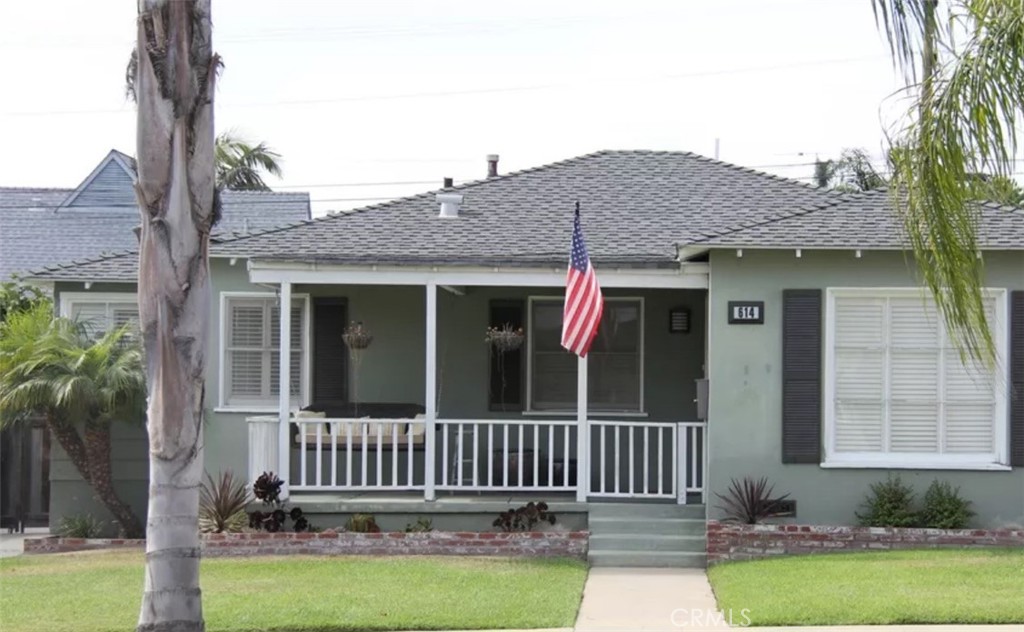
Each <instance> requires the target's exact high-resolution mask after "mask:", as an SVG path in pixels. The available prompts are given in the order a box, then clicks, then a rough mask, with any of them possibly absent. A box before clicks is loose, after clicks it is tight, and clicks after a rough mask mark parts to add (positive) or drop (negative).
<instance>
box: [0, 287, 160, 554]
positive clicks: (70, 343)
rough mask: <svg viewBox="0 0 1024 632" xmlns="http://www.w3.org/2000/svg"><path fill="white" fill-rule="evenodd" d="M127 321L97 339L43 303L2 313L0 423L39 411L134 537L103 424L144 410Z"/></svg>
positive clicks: (135, 524)
mask: <svg viewBox="0 0 1024 632" xmlns="http://www.w3.org/2000/svg"><path fill="white" fill-rule="evenodd" d="M129 327H130V326H129V325H126V326H124V327H121V328H119V329H116V330H114V331H111V332H109V333H107V334H105V335H103V336H101V337H100V338H99V339H98V340H93V339H90V337H89V335H88V333H87V332H86V331H85V330H84V329H83V328H82V327H81V326H79V325H78V324H76V323H74V322H72V321H70V320H68V319H65V318H54V317H53V315H52V312H51V307H50V305H49V303H46V302H42V303H40V304H38V305H36V306H34V307H32V308H29V309H26V310H20V311H16V312H12V313H11V314H8V316H7V319H6V321H5V322H3V323H2V324H0V427H2V428H6V427H8V426H10V425H13V424H19V423H25V422H26V421H28V420H30V419H32V418H33V417H36V416H41V417H42V418H43V419H44V420H45V422H46V426H47V428H48V429H49V431H50V433H51V434H52V436H53V437H55V438H56V439H57V441H58V443H60V445H61V447H62V448H63V449H64V451H65V452H66V453H67V455H68V458H69V459H70V460H71V462H72V463H73V464H74V466H75V468H76V469H77V470H78V473H79V474H81V476H82V478H83V479H84V480H85V481H86V482H87V483H89V485H90V486H92V488H93V490H94V491H95V492H96V496H97V498H98V499H99V500H100V502H102V503H103V505H104V506H105V507H106V508H107V509H108V510H109V511H110V513H111V514H112V515H113V516H114V519H115V520H116V521H117V523H118V525H119V526H120V528H121V531H122V533H123V534H124V536H125V537H141V535H142V526H141V523H140V522H139V519H138V517H136V516H135V514H134V513H133V512H132V510H131V507H129V506H128V505H127V504H126V503H125V502H124V501H123V500H121V498H120V497H119V496H118V495H117V492H116V491H115V490H114V486H113V481H112V478H111V470H110V426H111V424H112V423H113V422H114V421H118V420H125V421H128V420H133V419H138V418H139V417H140V416H141V413H142V411H143V410H144V399H145V394H146V385H145V374H144V373H143V370H142V360H141V353H140V351H139V349H138V348H137V346H136V345H134V344H130V342H129V339H127V338H126V335H127V334H128V332H129Z"/></svg>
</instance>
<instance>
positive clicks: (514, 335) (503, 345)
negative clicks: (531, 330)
mask: <svg viewBox="0 0 1024 632" xmlns="http://www.w3.org/2000/svg"><path fill="white" fill-rule="evenodd" d="M525 339H526V334H524V333H523V329H522V327H520V328H519V329H512V326H511V325H505V326H504V327H488V328H487V335H486V337H485V338H484V341H485V342H486V343H487V344H489V345H491V347H492V348H493V349H495V350H496V351H498V352H499V353H504V352H506V351H515V350H516V349H518V348H519V347H521V346H523V340H525Z"/></svg>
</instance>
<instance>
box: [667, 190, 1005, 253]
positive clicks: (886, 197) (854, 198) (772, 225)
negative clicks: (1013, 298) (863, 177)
mask: <svg viewBox="0 0 1024 632" xmlns="http://www.w3.org/2000/svg"><path fill="white" fill-rule="evenodd" d="M977 220H978V222H977V236H978V245H979V247H981V248H984V249H986V250H1021V249H1024V211H1021V210H1020V209H1016V208H1013V207H1004V206H999V205H997V204H993V203H985V204H979V205H978V206H977ZM908 244H909V242H908V241H907V238H906V232H905V231H904V228H903V224H902V220H901V218H900V217H899V215H898V214H897V213H896V212H895V210H894V207H893V203H892V199H891V194H890V192H888V191H869V192H865V193H857V194H847V195H844V196H842V197H841V198H840V199H839V200H837V201H836V203H835V204H830V205H825V206H822V207H819V208H815V209H810V210H806V211H796V212H785V213H780V214H778V215H776V216H774V217H770V218H766V219H765V220H764V221H761V222H757V223H753V224H748V225H745V226H736V227H732V228H728V229H725V230H720V231H709V232H708V233H707V234H706V235H705V236H704V237H703V238H700V239H695V240H692V241H690V242H689V243H688V244H686V245H688V246H692V247H695V248H714V247H757V248H862V249H872V248H874V249H904V248H908V247H909V245H908Z"/></svg>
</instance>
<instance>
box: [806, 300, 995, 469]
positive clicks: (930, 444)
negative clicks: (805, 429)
mask: <svg viewBox="0 0 1024 632" xmlns="http://www.w3.org/2000/svg"><path fill="white" fill-rule="evenodd" d="M985 309H986V312H987V315H988V318H989V322H990V323H991V324H992V327H993V334H994V337H995V343H996V348H997V349H998V350H999V352H1000V354H1002V352H1003V350H1004V347H1005V344H1006V343H1005V340H1006V338H1005V326H1006V325H1005V318H1004V314H1005V292H995V291H990V292H988V293H987V294H986V298H985ZM827 327H828V331H827V338H826V341H827V342H826V377H827V386H826V402H825V404H826V458H825V461H826V463H825V464H826V465H829V464H833V465H851V466H872V465H875V466H879V467H962V468H972V467H991V466H994V465H998V464H1000V463H1002V462H1004V461H1005V455H1006V426H1005V423H1006V419H1005V417H1006V409H1005V399H1006V398H1005V392H1004V391H1001V390H1000V389H1001V388H1005V386H1001V384H1003V385H1005V380H1000V379H999V377H998V373H997V371H996V370H993V369H991V368H988V367H985V366H983V365H981V364H978V363H975V362H972V361H967V362H966V363H965V362H963V361H961V357H960V354H959V353H958V351H957V350H956V348H955V346H954V344H953V342H952V340H950V338H949V336H948V335H947V334H946V331H945V327H944V326H943V324H942V322H941V319H940V317H939V314H938V311H937V310H936V308H935V304H934V301H933V300H932V299H931V297H930V296H923V295H922V294H921V292H920V291H918V290H909V289H908V290H885V291H878V290H830V291H829V306H828V323H827ZM999 366H1002V363H1000V364H999Z"/></svg>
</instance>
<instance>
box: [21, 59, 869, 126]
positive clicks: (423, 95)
mask: <svg viewBox="0 0 1024 632" xmlns="http://www.w3.org/2000/svg"><path fill="white" fill-rule="evenodd" d="M880 57H882V56H880V55H870V56H864V57H848V58H842V59H819V60H812V61H804V62H795V63H790V64H777V65H770V66H750V67H744V68H731V69H720V70H708V71H694V72H687V73H673V74H669V75H661V76H653V77H634V76H627V77H607V78H603V79H597V80H594V81H582V82H580V81H576V82H573V81H570V82H561V83H549V84H537V85H528V86H510V87H497V88H478V89H469V90H441V91H430V92H409V93H397V94H382V95H356V96H349V97H329V98H323V99H293V100H276V101H263V102H249V103H246V102H239V103H228V104H221V103H219V102H217V105H223V106H224V107H234V108H260V107H287V106H303V105H327V104H332V103H353V102H368V101H395V100H403V99H427V98H445V97H462V96H476V95H485V94H505V93H510V92H531V91H541V90H551V89H559V88H567V87H572V86H574V85H580V84H583V85H596V84H605V83H645V82H662V81H673V80H676V79H686V78H696V77H713V76H722V75H734V74H742V73H749V72H770V71H774V70H786V69H793V68H807V67H814V66H825V65H832V64H847V63H854V62H858V61H869V60H873V59H879V58H880ZM134 112H135V110H134V108H128V109H126V108H119V109H95V110H45V111H20V112H4V114H5V115H7V116H51V115H52V116H62V115H86V114H129V113H134Z"/></svg>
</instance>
